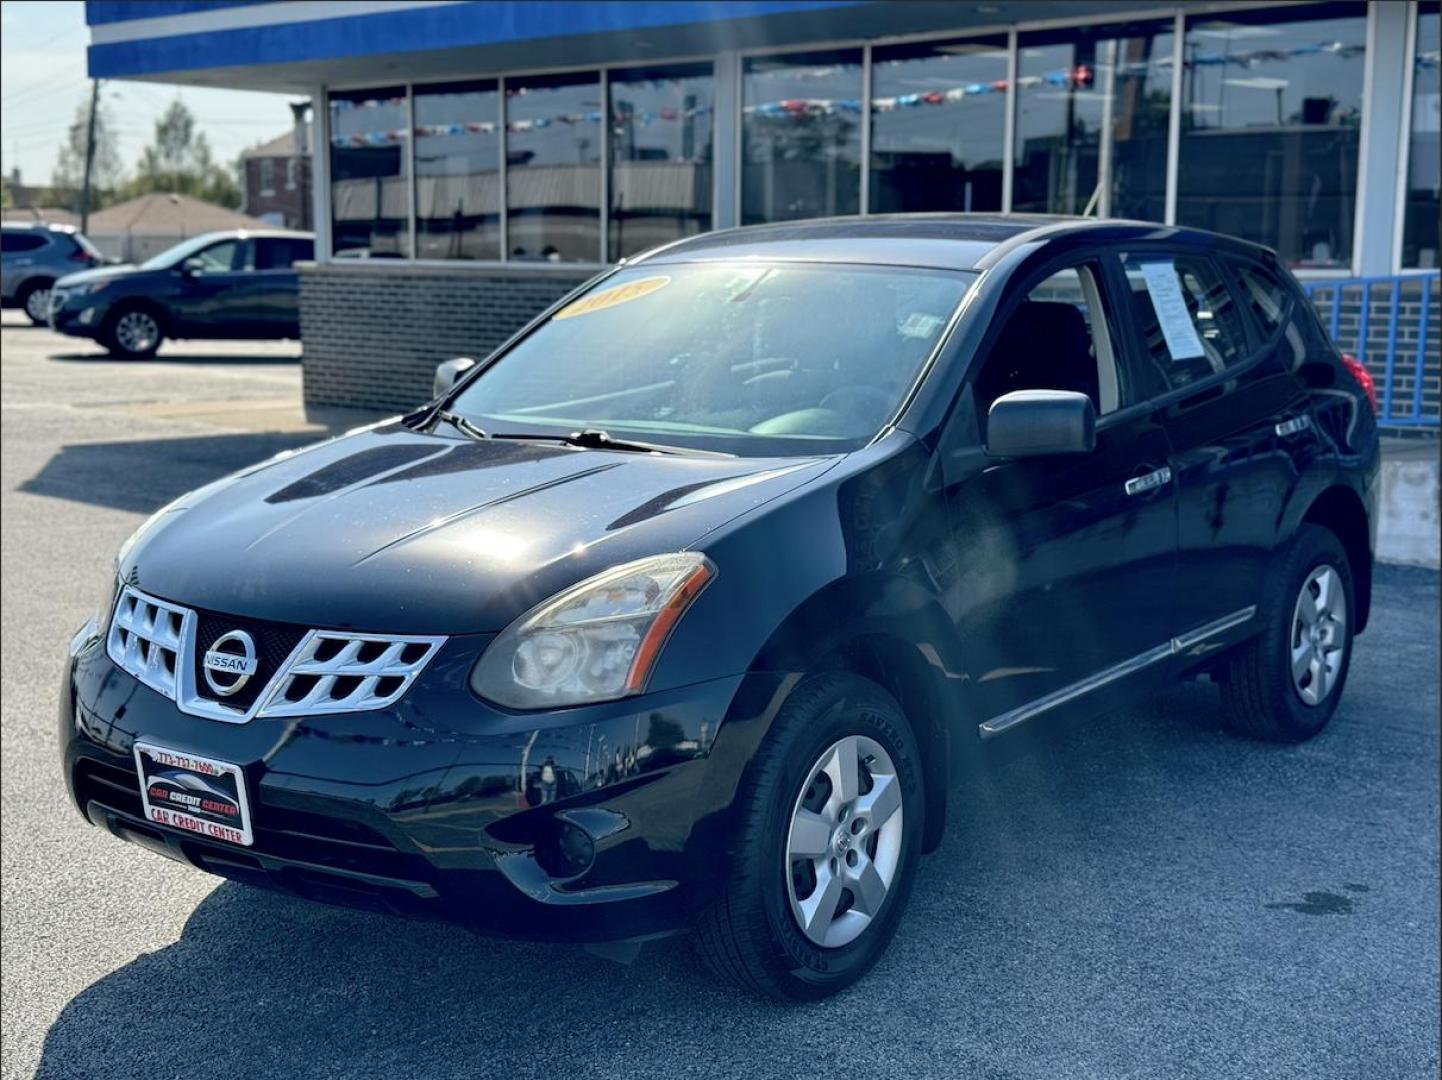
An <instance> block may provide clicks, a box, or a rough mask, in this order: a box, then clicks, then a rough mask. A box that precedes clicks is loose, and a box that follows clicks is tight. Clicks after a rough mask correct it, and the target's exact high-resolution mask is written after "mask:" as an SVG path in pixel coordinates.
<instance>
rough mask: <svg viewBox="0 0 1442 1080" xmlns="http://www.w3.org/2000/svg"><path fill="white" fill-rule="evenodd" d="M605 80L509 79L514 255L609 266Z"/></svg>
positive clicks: (509, 205) (587, 75)
mask: <svg viewBox="0 0 1442 1080" xmlns="http://www.w3.org/2000/svg"><path fill="white" fill-rule="evenodd" d="M601 116H602V106H601V79H600V75H599V74H598V73H597V72H594V71H589V72H576V73H570V74H565V75H545V76H529V77H524V78H516V79H508V80H507V81H506V135H507V150H506V209H507V222H506V229H507V239H506V244H507V246H508V247H509V248H510V252H509V257H510V258H512V259H520V260H542V261H546V262H590V263H594V262H599V261H601V136H602V128H601Z"/></svg>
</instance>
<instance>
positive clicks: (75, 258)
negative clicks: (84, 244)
mask: <svg viewBox="0 0 1442 1080" xmlns="http://www.w3.org/2000/svg"><path fill="white" fill-rule="evenodd" d="M69 259H70V261H71V262H78V263H84V264H85V265H86V266H94V265H95V258H94V256H92V255H91V254H90V252H88V251H86V250H85V249H84V248H76V249H75V250H74V251H72V252H71V253H70V255H69Z"/></svg>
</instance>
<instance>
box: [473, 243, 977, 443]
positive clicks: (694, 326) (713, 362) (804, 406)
mask: <svg viewBox="0 0 1442 1080" xmlns="http://www.w3.org/2000/svg"><path fill="white" fill-rule="evenodd" d="M975 279H976V275H975V274H969V273H962V272H957V271H943V270H918V269H911V268H900V267H891V266H886V267H881V266H856V265H836V264H827V265H823V264H814V263H751V262H745V263H686V264H676V265H664V264H663V265H652V266H645V265H643V266H637V267H634V268H631V269H627V270H622V271H621V272H619V273H617V274H614V275H613V276H611V277H609V278H607V279H605V281H603V282H601V283H600V284H599V285H598V286H597V287H596V288H594V289H592V290H591V291H590V292H588V293H586V294H585V295H584V296H582V297H581V298H579V299H577V300H575V301H573V302H572V303H570V304H569V305H567V306H566V307H565V308H563V309H562V310H560V311H559V312H557V313H556V314H555V315H553V316H552V317H551V318H550V319H549V320H547V321H546V323H545V324H543V325H542V326H540V327H538V328H537V329H536V330H535V331H534V332H533V333H531V334H530V335H529V336H527V337H526V338H525V339H524V340H522V341H521V342H520V343H519V344H518V345H516V347H515V348H513V349H511V350H510V351H509V352H507V353H506V354H505V355H503V356H502V357H500V358H499V359H498V360H497V361H496V362H495V363H494V364H493V365H491V366H490V367H489V368H488V369H487V370H486V371H485V372H483V373H482V374H481V375H480V376H479V377H478V378H477V379H476V380H475V381H473V382H472V383H471V384H470V385H469V386H468V387H467V388H466V389H465V390H464V391H463V392H462V393H461V394H460V395H459V396H458V397H457V398H456V400H455V401H454V402H453V403H452V405H451V407H452V408H453V409H454V410H455V411H457V412H460V413H462V414H464V415H466V416H468V417H471V418H473V419H474V420H475V421H476V423H478V424H480V425H481V426H482V427H484V428H486V430H488V431H490V432H492V433H493V434H497V435H505V434H515V433H521V432H535V431H541V432H555V433H562V434H564V433H566V432H571V431H576V430H580V429H584V428H600V429H603V430H606V431H608V432H610V433H611V434H612V435H613V436H616V437H617V438H623V437H628V436H629V437H631V438H633V439H639V438H642V437H645V438H647V439H648V440H649V441H653V442H663V443H673V444H680V445H684V446H693V447H699V448H711V449H718V450H724V451H728V452H732V453H741V454H749V453H777V452H782V453H786V452H790V453H811V452H830V451H837V450H846V449H854V448H856V447H858V446H861V445H864V443H865V442H866V441H867V440H869V439H870V438H871V437H872V436H874V435H875V434H876V432H877V431H878V430H879V429H880V428H881V426H882V425H883V424H885V423H886V421H887V420H888V419H890V418H891V416H892V415H893V414H894V413H895V411H896V409H897V406H898V405H899V404H900V403H901V400H902V398H903V396H904V395H905V394H906V392H907V391H908V390H909V389H910V387H911V385H912V384H913V382H915V380H916V377H917V375H918V373H919V372H920V370H921V368H922V365H923V364H924V363H925V362H926V360H927V358H928V357H929V356H930V354H931V352H932V350H933V349H934V348H935V347H936V344H937V342H938V341H939V340H940V338H941V334H942V331H943V329H944V328H945V326H946V324H947V322H948V320H949V319H950V317H951V314H952V312H953V311H954V310H955V309H956V306H957V304H958V303H960V301H961V299H962V297H963V296H964V295H965V294H966V290H967V289H968V288H969V287H970V285H971V283H972V282H973V281H974V280H975Z"/></svg>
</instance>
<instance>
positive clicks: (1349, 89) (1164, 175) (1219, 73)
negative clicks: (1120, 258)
mask: <svg viewBox="0 0 1442 1080" xmlns="http://www.w3.org/2000/svg"><path fill="white" fill-rule="evenodd" d="M86 12H87V20H88V22H89V24H90V35H91V44H90V47H89V66H90V73H91V75H92V76H95V77H98V78H104V79H140V80H149V81H153V82H160V83H167V84H184V85H194V86H211V87H230V88H237V89H249V90H269V91H277V92H283V93H287V94H291V95H296V96H303V97H306V98H309V99H310V100H311V101H312V102H313V103H314V105H315V108H314V111H313V128H314V140H313V145H314V146H315V148H316V149H315V160H314V169H313V175H314V184H313V192H314V195H313V199H314V213H313V219H314V221H315V225H316V233H317V239H318V243H317V261H316V263H315V264H314V266H308V267H305V268H303V269H302V272H301V305H302V330H303V336H304V352H305V393H306V401H307V405H308V406H312V407H316V408H320V407H333V406H342V407H360V408H368V409H388V410H395V409H400V408H405V407H408V406H411V405H413V404H415V403H417V402H418V401H421V400H423V399H424V398H426V397H427V396H428V395H429V386H430V375H431V372H432V369H433V368H434V365H435V363H436V362H437V361H439V360H443V359H446V358H448V357H451V356H456V355H483V354H484V353H486V352H487V351H489V350H490V349H491V348H493V347H494V346H495V345H497V344H498V343H499V342H500V341H502V340H504V339H505V338H506V337H507V336H508V335H509V334H510V333H511V332H513V331H514V330H515V329H516V328H517V327H518V326H519V325H520V324H522V323H523V322H524V321H525V320H526V319H528V318H529V317H530V316H531V315H533V314H534V313H535V312H537V311H538V310H540V309H541V308H543V307H544V306H546V305H547V304H549V303H550V302H552V301H553V300H555V299H556V298H557V297H559V296H561V295H562V294H564V293H565V292H567V291H569V290H570V289H571V288H573V287H574V286H575V285H576V284H578V283H579V282H582V281H584V280H586V279H587V278H588V277H590V276H591V275H593V274H594V273H596V272H597V271H598V270H599V269H601V268H603V267H605V266H607V265H611V264H614V263H615V262H616V261H618V260H620V259H624V258H626V257H628V256H631V255H634V254H636V253H637V252H640V251H643V250H645V249H647V248H649V247H653V246H655V245H657V244H662V243H666V242H668V241H670V240H674V239H677V238H680V237H685V236H689V235H692V234H695V233H698V232H703V231H706V230H709V229H718V228H727V227H731V226H736V225H747V224H753V223H761V222H778V221H787V220H795V219H800V218H811V217H821V216H830V215H853V214H855V215H866V214H878V213H893V212H898V211H908V212H909V211H984V212H996V211H1002V212H1006V211H1012V212H1018V213H1046V214H1084V215H1099V216H1114V217H1125V218H1134V219H1143V220H1148V221H1156V222H1163V223H1176V224H1181V225H1191V226H1197V227H1200V228H1205V229H1214V230H1217V231H1221V232H1226V233H1232V234H1235V235H1238V236H1242V237H1245V238H1247V239H1251V240H1255V241H1258V242H1260V243H1263V244H1266V245H1268V246H1270V247H1272V248H1275V249H1276V250H1277V251H1278V252H1279V254H1280V255H1281V256H1282V258H1283V259H1284V260H1285V261H1286V262H1287V263H1288V264H1289V265H1291V266H1292V267H1294V268H1295V269H1296V271H1297V273H1298V276H1299V277H1301V278H1302V279H1303V281H1304V283H1306V284H1309V285H1315V286H1316V289H1315V292H1314V298H1315V299H1316V301H1317V303H1318V305H1319V307H1321V308H1322V311H1323V316H1324V320H1329V321H1330V325H1331V328H1332V330H1333V333H1334V336H1338V337H1339V340H1340V339H1343V338H1345V337H1346V335H1347V334H1348V333H1351V334H1352V337H1353V339H1354V341H1355V344H1354V345H1352V346H1349V347H1353V348H1354V349H1355V351H1359V352H1362V353H1363V354H1364V359H1366V361H1367V362H1368V363H1369V364H1370V365H1372V366H1373V367H1374V370H1378V371H1379V374H1385V376H1386V378H1387V392H1388V408H1389V409H1390V410H1391V412H1390V415H1389V419H1391V420H1395V421H1396V426H1407V425H1408V424H1411V425H1412V426H1422V427H1435V425H1436V422H1437V421H1436V410H1437V396H1438V395H1437V378H1438V375H1437V370H1438V369H1437V353H1438V349H1437V341H1438V331H1439V323H1442V319H1439V318H1438V313H1437V304H1438V301H1437V290H1438V273H1437V267H1438V266H1439V238H1438V217H1439V205H1438V187H1439V112H1438V103H1439V11H1438V3H1437V0H1430V2H1422V3H1411V2H1401V0H1381V2H1377V3H1371V4H1367V3H1351V2H1348V3H1320V2H1318V3H1312V2H1298V3H1276V2H1273V3H1170V4H1157V5H1152V4H1150V3H1148V2H1147V0H1131V2H1118V0H1112V2H1104V0H1070V2H1060V0H1056V2H1048V0H1036V2H1026V3H1018V2H1001V0H995V2H990V3H971V2H967V3H917V2H906V0H895V2H886V3H876V2H870V3H867V2H848V0H728V2H689V3H683V2H676V0H626V2H560V0H555V2H547V0H533V2H529V3H527V2H520V3H504V2H499V0H469V2H465V0H462V2H454V0H442V2H427V0H413V2H384V0H383V2H370V3H366V2H346V0H338V2H334V3H315V2H306V0H299V2H285V3H279V2H254V0H216V2H209V3H207V2H166V0H156V2H149V3H124V2H106V0H91V2H89V3H87V5H86ZM1339 279H1349V280H1350V281H1351V284H1349V285H1347V286H1345V287H1338V286H1335V285H1330V284H1328V285H1324V284H1323V283H1331V282H1335V281H1337V280H1339ZM1357 279H1362V280H1357ZM1383 366H1385V369H1386V370H1385V371H1381V368H1382V367H1383Z"/></svg>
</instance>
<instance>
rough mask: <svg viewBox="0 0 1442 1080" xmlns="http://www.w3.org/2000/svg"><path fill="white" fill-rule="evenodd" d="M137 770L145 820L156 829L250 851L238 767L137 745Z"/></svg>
mask: <svg viewBox="0 0 1442 1080" xmlns="http://www.w3.org/2000/svg"><path fill="white" fill-rule="evenodd" d="M135 771H136V772H137V773H139V775H140V799H141V801H142V802H143V803H144V805H145V816H146V817H147V818H149V819H150V820H151V821H153V822H155V823H156V824H157V825H169V826H170V827H171V828H172V829H184V830H186V831H187V832H193V833H195V834H197V835H199V836H204V837H206V838H208V839H212V840H224V841H226V842H228V843H231V844H243V845H245V846H246V847H249V846H250V845H251V844H252V843H253V842H254V841H253V839H252V837H251V834H250V806H249V804H248V803H247V802H246V799H245V777H244V775H243V774H242V773H241V771H240V766H239V765H232V764H231V763H230V762H228V761H216V760H215V759H214V758H208V757H201V756H199V755H198V754H188V753H185V752H184V751H180V750H170V749H167V748H166V747H164V746H154V745H152V744H150V743H143V742H137V743H136V744H135Z"/></svg>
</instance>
